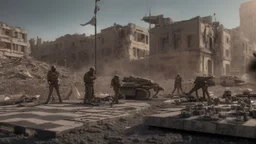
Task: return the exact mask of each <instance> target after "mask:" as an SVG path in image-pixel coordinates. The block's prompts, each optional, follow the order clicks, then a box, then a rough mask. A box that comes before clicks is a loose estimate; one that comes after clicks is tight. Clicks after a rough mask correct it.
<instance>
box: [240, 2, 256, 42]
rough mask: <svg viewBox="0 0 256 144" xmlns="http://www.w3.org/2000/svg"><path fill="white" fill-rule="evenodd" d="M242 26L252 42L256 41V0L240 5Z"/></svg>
mask: <svg viewBox="0 0 256 144" xmlns="http://www.w3.org/2000/svg"><path fill="white" fill-rule="evenodd" d="M240 27H241V30H242V31H243V33H244V35H245V36H246V37H247V38H249V40H250V41H251V42H254V43H255V42H256V1H255V0H251V1H249V2H245V3H242V4H241V6H240Z"/></svg>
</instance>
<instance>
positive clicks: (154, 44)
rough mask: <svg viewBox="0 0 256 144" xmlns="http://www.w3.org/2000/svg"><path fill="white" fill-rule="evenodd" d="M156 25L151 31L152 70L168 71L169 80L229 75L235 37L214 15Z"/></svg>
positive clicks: (166, 74) (166, 72)
mask: <svg viewBox="0 0 256 144" xmlns="http://www.w3.org/2000/svg"><path fill="white" fill-rule="evenodd" d="M156 19H157V17H156ZM146 22H147V21H146ZM151 22H152V21H150V22H149V23H151ZM153 24H155V27H154V28H152V29H150V32H149V33H150V59H149V61H150V62H149V63H150V67H151V71H156V72H157V71H158V72H163V71H164V72H165V76H167V77H170V76H174V75H176V74H177V73H181V74H182V75H183V76H184V77H192V76H195V75H198V74H199V75H216V76H220V75H225V74H228V73H229V70H230V61H231V43H230V42H231V38H230V35H229V33H228V32H227V31H226V30H225V29H224V27H223V26H222V25H220V24H219V22H212V17H211V16H208V17H199V16H198V17H195V18H192V19H190V20H184V21H178V22H172V21H163V22H162V23H160V24H156V23H153Z"/></svg>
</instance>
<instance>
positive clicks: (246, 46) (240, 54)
mask: <svg viewBox="0 0 256 144" xmlns="http://www.w3.org/2000/svg"><path fill="white" fill-rule="evenodd" d="M230 34H231V36H232V62H231V67H232V69H233V70H234V71H239V72H241V73H245V72H246V71H247V65H248V64H249V62H250V60H251V59H252V58H253V50H254V45H253V44H251V43H250V41H249V39H247V38H246V37H245V36H244V34H243V32H242V31H241V29H240V28H239V27H237V28H234V29H232V30H230Z"/></svg>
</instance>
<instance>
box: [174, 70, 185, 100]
mask: <svg viewBox="0 0 256 144" xmlns="http://www.w3.org/2000/svg"><path fill="white" fill-rule="evenodd" d="M176 89H177V94H178V95H179V94H180V91H181V92H182V93H183V91H182V78H181V76H180V74H179V73H178V74H177V76H176V77H175V80H174V90H173V91H172V95H173V94H174V92H175V91H176Z"/></svg>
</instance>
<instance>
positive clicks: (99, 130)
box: [87, 128, 102, 133]
mask: <svg viewBox="0 0 256 144" xmlns="http://www.w3.org/2000/svg"><path fill="white" fill-rule="evenodd" d="M87 132H89V133H101V132H102V130H101V129H97V128H89V129H88V130H87Z"/></svg>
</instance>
